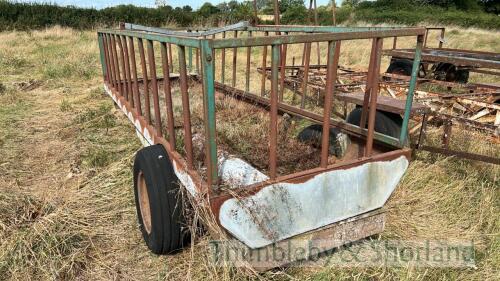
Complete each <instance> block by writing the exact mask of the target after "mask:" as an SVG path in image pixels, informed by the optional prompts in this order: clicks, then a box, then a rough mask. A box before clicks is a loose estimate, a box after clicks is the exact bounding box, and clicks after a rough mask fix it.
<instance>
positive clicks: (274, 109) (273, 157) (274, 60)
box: [269, 45, 281, 179]
mask: <svg viewBox="0 0 500 281" xmlns="http://www.w3.org/2000/svg"><path fill="white" fill-rule="evenodd" d="M280 48H281V46H280V45H272V50H271V51H272V52H271V98H270V99H271V109H270V114H271V122H270V125H271V128H270V134H269V135H270V136H269V138H270V139H269V177H270V178H271V179H275V178H276V166H277V161H278V160H277V150H278V65H279V59H280Z"/></svg>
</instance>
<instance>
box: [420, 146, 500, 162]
mask: <svg viewBox="0 0 500 281" xmlns="http://www.w3.org/2000/svg"><path fill="white" fill-rule="evenodd" d="M419 150H424V151H429V152H431V153H439V154H443V155H447V156H457V157H460V158H465V159H470V160H475V161H482V162H485V163H491V164H495V165H500V158H496V157H491V156H486V155H480V154H473V153H469V152H463V151H456V150H451V149H446V148H440V147H433V146H427V145H423V146H420V148H419Z"/></svg>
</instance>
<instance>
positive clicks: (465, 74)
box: [455, 69, 469, 84]
mask: <svg viewBox="0 0 500 281" xmlns="http://www.w3.org/2000/svg"><path fill="white" fill-rule="evenodd" d="M455 81H457V82H458V83H462V84H467V82H469V71H468V70H467V69H459V70H457V72H456V76H455Z"/></svg>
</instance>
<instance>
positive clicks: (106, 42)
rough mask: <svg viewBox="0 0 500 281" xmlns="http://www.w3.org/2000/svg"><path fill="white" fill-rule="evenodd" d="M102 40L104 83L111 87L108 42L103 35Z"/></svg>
mask: <svg viewBox="0 0 500 281" xmlns="http://www.w3.org/2000/svg"><path fill="white" fill-rule="evenodd" d="M102 39H103V43H104V59H105V60H106V74H107V75H106V81H107V82H108V84H110V85H113V78H112V71H111V59H110V56H109V41H108V38H107V35H106V34H105V33H103V34H102Z"/></svg>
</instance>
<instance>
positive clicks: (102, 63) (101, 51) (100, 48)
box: [97, 33, 107, 79]
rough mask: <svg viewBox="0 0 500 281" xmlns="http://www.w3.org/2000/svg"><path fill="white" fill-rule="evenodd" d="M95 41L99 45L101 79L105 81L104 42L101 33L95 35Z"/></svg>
mask: <svg viewBox="0 0 500 281" xmlns="http://www.w3.org/2000/svg"><path fill="white" fill-rule="evenodd" d="M97 41H98V43H99V53H100V59H101V67H102V77H103V78H104V79H106V75H107V73H106V67H107V65H106V60H105V59H104V42H103V36H102V33H98V35H97Z"/></svg>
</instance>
